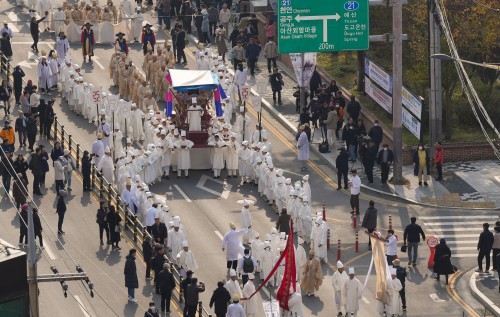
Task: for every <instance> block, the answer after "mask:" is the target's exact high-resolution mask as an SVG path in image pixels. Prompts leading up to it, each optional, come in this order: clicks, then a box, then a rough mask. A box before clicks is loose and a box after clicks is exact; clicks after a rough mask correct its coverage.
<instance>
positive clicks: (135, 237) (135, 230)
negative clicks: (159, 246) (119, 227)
mask: <svg viewBox="0 0 500 317" xmlns="http://www.w3.org/2000/svg"><path fill="white" fill-rule="evenodd" d="M133 219H134V242H137V224H138V223H139V221H138V220H137V216H136V215H134V216H133Z"/></svg>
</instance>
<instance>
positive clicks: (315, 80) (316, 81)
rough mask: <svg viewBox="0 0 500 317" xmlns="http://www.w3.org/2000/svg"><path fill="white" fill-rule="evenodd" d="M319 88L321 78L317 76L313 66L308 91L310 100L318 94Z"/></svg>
mask: <svg viewBox="0 0 500 317" xmlns="http://www.w3.org/2000/svg"><path fill="white" fill-rule="evenodd" d="M319 87H321V76H320V75H319V73H318V70H317V69H316V66H314V71H313V73H312V76H311V81H310V82H309V89H310V90H311V98H313V97H314V95H315V94H317V93H318V89H319ZM325 93H326V92H325Z"/></svg>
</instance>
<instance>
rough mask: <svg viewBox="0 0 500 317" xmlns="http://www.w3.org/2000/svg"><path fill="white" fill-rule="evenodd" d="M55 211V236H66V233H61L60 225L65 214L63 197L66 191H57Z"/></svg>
mask: <svg viewBox="0 0 500 317" xmlns="http://www.w3.org/2000/svg"><path fill="white" fill-rule="evenodd" d="M57 197H58V198H57V209H56V213H57V216H58V220H57V234H58V235H61V234H66V232H64V231H63V229H62V225H63V222H64V215H65V214H66V210H67V208H66V202H65V201H64V197H66V191H64V189H61V190H59V191H58V196H57Z"/></svg>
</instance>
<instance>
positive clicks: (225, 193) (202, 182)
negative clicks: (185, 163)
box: [196, 175, 233, 199]
mask: <svg viewBox="0 0 500 317" xmlns="http://www.w3.org/2000/svg"><path fill="white" fill-rule="evenodd" d="M208 179H210V180H211V181H213V182H216V183H218V184H221V185H222V186H223V187H224V189H223V190H222V193H219V192H218V191H215V190H213V189H210V188H208V187H205V183H206V182H207V180H208ZM196 187H198V188H199V189H201V190H204V191H206V192H208V193H210V194H214V195H215V196H220V197H222V198H224V199H227V198H228V197H229V194H230V193H231V188H232V187H233V186H232V185H231V184H228V183H226V182H224V181H221V180H218V179H215V178H209V176H207V175H202V176H201V177H200V180H199V181H198V183H197V184H196Z"/></svg>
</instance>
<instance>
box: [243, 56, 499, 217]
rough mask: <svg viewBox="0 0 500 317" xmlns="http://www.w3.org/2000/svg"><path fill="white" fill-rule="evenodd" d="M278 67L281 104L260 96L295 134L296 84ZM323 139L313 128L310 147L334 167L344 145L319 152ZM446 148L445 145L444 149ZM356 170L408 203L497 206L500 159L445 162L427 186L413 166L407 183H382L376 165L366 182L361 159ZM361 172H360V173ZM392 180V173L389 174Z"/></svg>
mask: <svg viewBox="0 0 500 317" xmlns="http://www.w3.org/2000/svg"><path fill="white" fill-rule="evenodd" d="M258 64H259V65H260V69H261V71H260V72H256V76H255V77H249V80H248V83H249V84H250V85H255V83H256V82H257V81H263V80H268V73H267V69H266V68H267V67H266V60H265V58H264V57H263V56H262V54H261V57H260V58H259V63H258ZM278 67H279V68H280V70H281V72H282V74H283V81H284V83H285V85H284V88H283V91H282V99H283V105H282V106H276V107H273V106H272V91H271V89H270V88H268V89H267V91H266V94H265V95H264V96H263V97H264V99H265V100H267V101H268V102H267V103H266V102H263V103H262V104H263V106H264V107H266V108H267V109H268V110H269V112H270V113H271V114H272V115H273V116H275V117H276V119H277V120H279V121H280V122H281V124H283V126H284V127H285V128H287V129H288V130H290V132H292V133H295V132H296V127H297V126H298V123H299V114H298V113H297V112H296V111H295V98H294V97H293V92H294V91H295V89H293V87H294V86H296V80H295V75H294V72H293V69H289V68H288V67H287V66H286V65H284V64H283V63H281V62H280V61H278ZM321 141H322V137H321V132H320V131H314V134H313V141H312V144H311V150H312V151H314V152H315V153H316V154H318V155H320V156H321V157H323V159H324V160H325V161H326V162H327V163H328V164H329V165H330V166H331V167H333V168H334V169H335V170H336V168H335V159H336V157H337V154H338V150H339V149H340V147H341V146H342V145H343V144H344V142H343V141H341V140H337V142H336V143H335V145H334V147H333V148H330V152H329V153H319V151H318V144H320V143H321ZM445 151H446V148H445ZM350 167H351V168H356V169H357V170H358V175H359V176H360V177H361V179H362V182H363V187H364V189H366V190H370V191H375V192H377V193H380V194H386V195H391V196H395V197H399V198H402V199H404V200H407V201H409V202H413V203H418V204H424V205H433V206H436V205H437V206H447V207H465V208H496V207H500V161H474V162H461V163H445V165H444V167H443V181H441V182H437V181H435V180H434V177H430V178H429V181H428V183H429V186H427V187H425V186H418V181H417V179H416V177H415V176H413V168H412V166H404V167H403V177H404V178H405V179H407V180H408V181H409V183H408V184H406V185H393V184H390V182H389V183H388V184H387V185H382V184H381V177H380V168H379V166H377V165H376V166H375V168H374V171H373V174H374V183H373V184H368V182H367V180H366V176H365V174H364V172H363V166H362V164H361V162H360V161H356V162H354V163H353V164H351V166H350ZM359 171H361V173H360V172H359ZM389 179H391V175H389Z"/></svg>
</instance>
